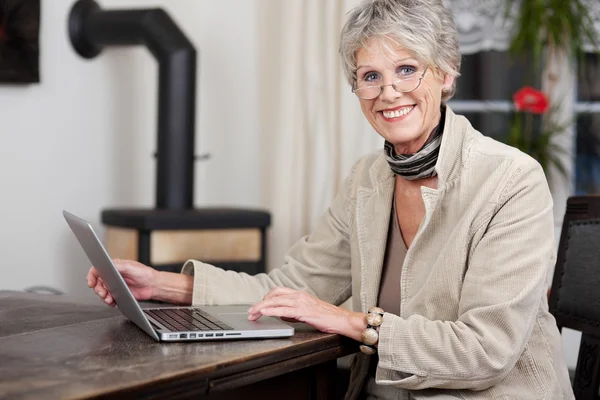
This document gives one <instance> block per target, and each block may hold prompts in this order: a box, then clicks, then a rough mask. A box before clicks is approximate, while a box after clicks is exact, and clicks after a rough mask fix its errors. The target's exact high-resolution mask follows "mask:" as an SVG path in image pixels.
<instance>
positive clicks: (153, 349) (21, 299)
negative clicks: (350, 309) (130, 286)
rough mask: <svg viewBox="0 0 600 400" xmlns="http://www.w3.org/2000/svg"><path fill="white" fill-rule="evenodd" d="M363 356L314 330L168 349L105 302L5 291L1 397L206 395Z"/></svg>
mask: <svg viewBox="0 0 600 400" xmlns="http://www.w3.org/2000/svg"><path fill="white" fill-rule="evenodd" d="M356 350H357V347H356V343H355V342H353V341H351V340H348V339H344V338H342V337H340V336H337V335H332V334H325V333H321V332H316V331H314V330H312V329H310V328H307V327H306V326H305V325H302V326H300V325H298V326H296V334H295V335H294V336H293V337H291V338H285V339H261V340H238V341H236V340H231V341H219V342H217V341H215V342H186V343H158V342H155V341H154V340H153V339H151V338H150V337H149V336H148V335H146V334H145V333H144V332H142V331H141V330H140V329H139V328H137V327H136V326H135V325H133V324H132V323H131V322H129V321H128V320H127V319H126V318H125V317H124V316H122V315H121V313H120V312H119V311H118V310H117V309H111V308H108V307H106V306H104V305H103V304H101V303H100V301H99V300H96V299H80V298H73V297H69V296H56V295H41V294H32V293H23V292H3V291H0V398H7V399H8V398H9V399H41V398H44V399H46V398H48V399H79V398H124V397H126V398H189V397H196V398H198V397H204V396H207V395H210V394H213V393H215V392H218V391H220V390H223V391H225V390H231V389H235V388H239V387H242V386H244V385H250V384H253V383H257V382H260V381H264V380H268V379H271V378H274V377H277V376H280V375H285V374H290V373H292V372H294V371H298V370H302V369H305V368H308V367H311V366H319V365H320V368H321V370H323V365H329V370H328V372H327V373H331V365H332V364H331V362H332V361H335V359H337V358H338V357H341V356H344V355H347V354H351V353H353V352H355V351H356ZM223 393H225V392H223ZM209 397H213V396H209ZM225 397H226V396H216V397H215V398H225ZM317 398H320V397H319V396H317Z"/></svg>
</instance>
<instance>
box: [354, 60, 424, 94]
mask: <svg viewBox="0 0 600 400" xmlns="http://www.w3.org/2000/svg"><path fill="white" fill-rule="evenodd" d="M428 69H429V65H428V66H426V67H425V69H424V70H423V73H422V74H421V76H420V77H419V78H417V80H418V81H419V83H417V86H415V88H414V89H411V90H398V87H397V86H396V85H397V84H398V82H406V81H408V80H411V79H414V78H408V79H398V80H397V81H395V82H392V83H388V84H386V85H378V86H365V87H362V88H359V87H358V86H357V84H356V82H354V85H353V87H352V93H354V94H355V95H356V96H357V97H358V98H360V99H363V100H373V99H376V98H378V97H379V96H381V93H383V88H384V87H386V86H391V87H392V88H394V90H395V91H396V92H398V93H410V92H414V91H415V90H417V89H418V88H419V86H421V81H422V80H423V78H424V77H425V73H426V72H427V70H428ZM376 87H379V93H378V94H377V96H375V97H362V96H360V95H359V94H358V93H357V91H358V90H359V89H365V88H376Z"/></svg>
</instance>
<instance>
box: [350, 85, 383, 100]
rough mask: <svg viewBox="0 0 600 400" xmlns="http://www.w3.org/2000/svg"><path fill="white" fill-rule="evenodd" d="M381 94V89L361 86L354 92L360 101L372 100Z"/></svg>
mask: <svg viewBox="0 0 600 400" xmlns="http://www.w3.org/2000/svg"><path fill="white" fill-rule="evenodd" d="M380 92H381V88H380V87H379V86H363V87H361V88H358V89H356V90H355V91H354V93H356V95H357V96H358V97H360V98H361V99H367V100H369V99H374V98H375V97H377V96H379V93H380Z"/></svg>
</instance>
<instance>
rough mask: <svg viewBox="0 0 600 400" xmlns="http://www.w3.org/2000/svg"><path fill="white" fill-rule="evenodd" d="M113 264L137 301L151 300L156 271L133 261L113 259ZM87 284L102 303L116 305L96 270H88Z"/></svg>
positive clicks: (92, 268)
mask: <svg viewBox="0 0 600 400" xmlns="http://www.w3.org/2000/svg"><path fill="white" fill-rule="evenodd" d="M113 264H114V265H115V267H116V268H117V270H118V271H119V273H120V274H121V276H122V277H123V280H124V281H125V283H126V284H127V286H129V290H131V293H133V296H134V297H135V298H136V299H137V300H149V299H151V298H152V296H153V294H154V290H155V287H154V284H155V281H156V270H154V269H153V268H150V267H148V266H146V265H144V264H142V263H139V262H137V261H133V260H119V259H114V260H113ZM87 283H88V286H89V287H91V288H92V289H94V292H96V294H97V295H98V296H99V297H100V299H102V301H104V302H105V303H106V304H108V305H109V306H111V307H114V306H115V305H116V303H115V299H114V298H113V296H112V294H111V293H110V292H109V290H108V289H107V288H106V286H105V285H104V282H103V281H102V278H100V276H99V275H98V271H97V270H96V268H94V267H91V268H90V271H89V272H88V274H87Z"/></svg>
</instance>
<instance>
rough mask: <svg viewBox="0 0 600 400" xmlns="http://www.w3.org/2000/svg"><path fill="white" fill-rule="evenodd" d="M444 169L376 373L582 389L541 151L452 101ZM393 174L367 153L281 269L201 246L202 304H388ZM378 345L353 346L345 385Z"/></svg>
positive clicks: (488, 395) (384, 380)
mask: <svg viewBox="0 0 600 400" xmlns="http://www.w3.org/2000/svg"><path fill="white" fill-rule="evenodd" d="M443 132H444V133H443V140H442V144H441V148H440V153H439V157H438V162H437V164H436V171H437V174H438V189H436V190H434V189H431V188H427V187H422V188H421V193H422V197H423V201H424V204H425V210H426V212H425V217H424V219H423V221H422V222H421V225H420V226H419V229H418V232H417V235H416V236H415V238H414V240H413V242H412V244H411V246H410V248H409V249H408V252H407V254H406V258H405V261H404V264H403V266H402V276H401V282H400V288H399V290H400V296H401V304H400V305H401V310H400V315H394V314H391V313H385V314H384V318H383V324H382V325H381V327H380V333H379V345H378V354H379V363H378V365H377V372H376V382H377V384H379V385H393V386H396V387H398V388H401V389H404V390H405V393H406V396H411V397H412V398H415V399H425V398H426V399H431V398H435V399H456V398H458V399H573V398H574V396H573V392H572V390H571V386H570V383H569V378H568V373H567V368H566V365H565V362H564V359H563V355H562V350H561V339H560V334H559V331H558V329H557V327H556V324H555V320H554V318H553V317H552V315H551V314H550V313H549V312H548V303H547V299H546V282H547V276H548V274H549V272H550V269H551V267H553V266H554V262H555V242H554V237H553V236H554V235H553V232H554V224H553V216H552V207H553V204H552V198H551V195H550V192H549V189H548V185H547V182H546V179H545V176H544V173H543V171H542V169H541V167H540V165H539V164H538V163H537V162H536V161H535V160H533V159H532V158H531V157H529V156H528V155H526V154H524V153H522V152H520V151H518V150H516V149H514V148H511V147H509V146H506V145H504V144H501V143H499V142H497V141H495V140H493V139H491V138H489V137H485V136H483V135H482V134H481V133H479V132H477V131H476V130H475V129H474V128H473V127H472V126H471V125H470V123H469V122H468V121H467V119H466V118H464V117H462V116H459V115H456V114H454V113H453V112H452V110H451V109H450V108H449V107H447V109H446V120H445V125H444V131H443ZM393 192H394V175H393V173H392V172H391V170H390V167H389V166H388V164H387V162H386V160H385V157H384V155H383V152H377V153H376V154H372V155H369V156H366V157H363V158H362V159H360V160H359V161H358V162H357V163H356V164H355V165H354V167H353V169H352V171H351V173H350V175H349V177H348V178H347V179H346V181H345V183H344V186H343V188H342V189H341V190H340V192H339V193H338V195H337V196H336V198H335V199H334V201H333V202H332V204H331V206H330V207H329V209H328V210H327V211H326V212H325V214H324V215H323V216H322V218H321V219H320V221H319V223H318V224H317V226H316V228H315V230H314V231H313V232H312V233H311V234H310V235H308V236H306V237H304V238H302V239H301V240H300V241H298V242H297V243H296V244H295V245H294V246H293V247H292V248H291V249H290V251H289V252H288V254H287V255H286V257H285V262H284V264H283V266H281V267H280V268H276V269H275V270H273V271H271V272H270V273H269V274H259V275H256V276H250V275H246V274H238V273H235V272H231V271H224V270H221V269H218V268H215V267H214V266H211V265H209V264H205V263H202V262H200V261H196V260H189V261H188V262H186V263H185V265H184V267H183V269H182V272H183V273H187V274H193V275H194V294H193V302H194V303H195V304H234V303H254V302H257V301H259V300H260V299H261V298H262V297H263V296H264V295H265V294H266V293H267V292H268V291H269V290H270V289H271V288H273V287H275V286H286V287H290V288H295V289H304V290H307V291H308V292H310V293H312V294H314V295H315V296H317V297H319V298H320V299H322V300H324V301H327V302H329V303H332V304H335V305H339V304H341V303H343V302H344V301H345V300H347V299H348V298H349V297H350V296H352V306H353V309H354V310H356V311H358V310H360V311H363V312H366V310H368V309H369V308H370V307H372V306H375V305H376V301H377V296H378V292H379V283H380V278H381V269H382V265H383V259H384V254H385V249H386V239H387V230H388V227H389V220H390V212H391V210H392V198H393ZM368 364H369V356H366V355H363V354H357V355H355V358H354V361H353V363H352V376H351V381H350V387H349V389H348V393H347V394H346V398H347V399H355V398H357V396H358V395H359V394H360V391H361V386H362V384H363V381H364V378H365V376H366V374H367V371H368Z"/></svg>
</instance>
